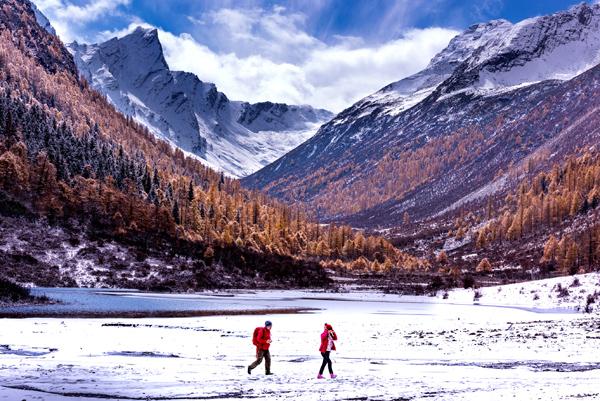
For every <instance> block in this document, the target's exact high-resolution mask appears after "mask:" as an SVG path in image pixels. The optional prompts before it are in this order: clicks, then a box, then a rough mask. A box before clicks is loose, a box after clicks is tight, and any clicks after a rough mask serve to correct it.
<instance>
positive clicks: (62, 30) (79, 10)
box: [33, 0, 131, 43]
mask: <svg viewBox="0 0 600 401" xmlns="http://www.w3.org/2000/svg"><path fill="white" fill-rule="evenodd" d="M33 1H34V3H35V5H36V6H37V7H38V8H39V9H40V11H41V12H42V13H43V14H44V15H45V16H46V17H47V18H48V19H49V20H50V21H51V23H52V26H53V27H54V29H56V32H57V33H58V35H59V37H60V38H61V39H62V40H63V41H64V42H65V43H68V42H71V41H73V40H76V39H79V40H81V39H83V38H82V37H81V36H82V33H83V32H85V31H86V24H87V23H90V22H93V21H97V20H99V19H101V18H103V17H105V16H107V15H112V14H115V13H117V12H118V9H119V7H120V6H125V5H128V4H129V3H130V2H131V0H91V1H89V2H88V3H86V4H84V5H76V4H74V3H72V2H70V1H68V0H33Z"/></svg>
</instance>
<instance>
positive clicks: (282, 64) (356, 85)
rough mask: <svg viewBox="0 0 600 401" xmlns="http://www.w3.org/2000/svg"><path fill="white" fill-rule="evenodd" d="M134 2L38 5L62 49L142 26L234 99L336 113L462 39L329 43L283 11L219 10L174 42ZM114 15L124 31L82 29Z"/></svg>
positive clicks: (434, 36)
mask: <svg viewBox="0 0 600 401" xmlns="http://www.w3.org/2000/svg"><path fill="white" fill-rule="evenodd" d="M129 2H130V0H96V1H94V2H91V1H90V2H88V3H87V4H83V5H81V4H80V5H74V4H72V3H70V2H68V1H67V0H37V1H36V3H37V5H38V6H39V8H40V9H41V10H42V12H44V13H45V14H46V15H47V16H48V18H49V19H50V21H51V22H52V23H53V24H54V25H55V28H56V29H57V31H58V32H59V35H61V37H62V38H63V40H65V41H70V40H75V39H77V40H79V41H81V40H83V41H90V40H94V41H100V40H106V39H109V38H110V37H113V36H123V35H124V34H126V33H128V32H131V31H133V30H134V29H135V28H136V27H137V26H138V25H142V26H145V27H156V28H157V29H158V31H159V38H160V40H161V43H162V45H163V48H164V52H165V58H166V59H167V62H168V63H169V66H170V67H171V69H173V70H183V71H188V72H192V73H194V74H196V75H198V77H199V78H200V79H202V80H203V81H206V82H214V83H215V84H216V85H217V86H218V88H219V89H220V90H221V91H223V92H224V93H226V94H227V96H228V97H230V98H232V99H236V100H246V101H251V102H257V101H266V100H270V101H276V102H285V103H291V104H310V105H312V106H315V107H322V108H327V109H329V110H332V111H336V112H338V111H341V110H342V109H343V108H345V107H348V106H350V105H351V104H352V103H354V102H355V101H357V100H359V99H361V98H362V97H364V96H366V95H368V94H370V93H372V92H374V91H376V90H378V89H379V88H381V87H383V86H385V85H387V84H389V83H391V82H394V81H397V80H399V79H402V78H403V77H406V76H408V75H410V74H413V73H415V72H417V71H419V70H421V69H422V68H424V67H425V66H426V65H427V63H428V62H429V60H430V59H431V58H432V57H433V56H434V55H435V54H436V53H437V52H439V51H440V50H441V49H443V48H444V47H445V46H446V45H447V44H448V42H449V41H450V39H451V38H452V37H453V36H454V35H456V34H457V32H456V31H454V30H452V29H446V28H436V27H433V28H425V29H405V30H403V31H401V32H400V34H398V35H396V38H395V39H393V40H387V41H383V42H379V43H371V42H370V43H366V42H365V41H364V40H363V39H361V38H360V37H354V36H343V35H332V37H331V38H330V40H328V41H327V42H325V41H324V40H322V39H319V38H317V37H315V36H314V35H312V34H311V33H310V32H309V29H308V28H307V20H308V18H309V17H308V16H307V15H306V14H304V13H302V12H299V11H293V10H288V9H287V8H286V7H283V6H279V5H276V6H273V7H269V8H263V7H259V6H252V7H248V8H233V7H222V8H215V9H212V10H206V11H203V12H201V13H198V14H195V15H188V16H186V18H185V21H186V26H184V27H182V28H181V29H180V32H181V33H178V34H176V33H173V32H170V31H168V30H166V29H162V28H161V27H159V26H153V25H152V24H149V23H147V22H145V21H144V19H143V18H141V17H140V16H138V15H136V14H135V13H134V11H133V10H131V7H128V5H129ZM88 13H93V15H89V14H88ZM115 13H120V14H121V16H122V17H123V18H124V20H126V21H127V22H126V25H125V26H124V27H123V26H122V27H121V28H118V29H114V28H113V29H109V30H108V31H107V30H105V31H96V32H95V33H93V35H90V32H89V31H86V30H85V29H83V27H85V25H86V24H87V23H91V22H92V21H96V20H100V19H102V18H105V17H108V16H110V15H114V14H115ZM125 13H127V14H126V15H124V14H125Z"/></svg>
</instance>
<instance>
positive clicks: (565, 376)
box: [0, 291, 600, 401]
mask: <svg viewBox="0 0 600 401" xmlns="http://www.w3.org/2000/svg"><path fill="white" fill-rule="evenodd" d="M107 296H108V295H107ZM112 296H115V295H112ZM118 296H126V297H130V298H131V299H134V300H136V299H137V300H139V298H140V297H142V298H151V299H153V300H154V301H156V302H158V300H161V301H160V302H166V303H167V304H168V303H169V302H170V301H169V300H171V301H173V302H177V303H182V302H183V303H185V302H195V301H194V300H196V301H198V300H201V301H202V302H204V303H209V304H210V307H213V308H215V309H217V310H222V309H227V308H229V307H233V308H238V307H239V308H244V309H263V308H265V307H273V308H283V307H290V308H295V307H299V308H319V309H320V310H318V311H313V312H310V313H301V314H278V315H258V316H256V315H254V316H210V317H198V318H160V319H157V318H153V319H39V318H30V319H2V320H0V327H1V329H0V400H11V401H12V400H28V401H30V400H61V401H64V400H76V401H89V400H100V399H103V400H106V399H118V400H152V399H157V400H158V399H160V400H171V399H176V400H202V399H221V400H230V399H246V398H247V399H258V400H260V399H269V400H272V399H290V400H292V399H293V400H478V401H480V400H502V399H515V400H537V399H540V400H572V399H575V400H581V399H587V400H597V399H600V357H599V353H598V347H599V346H600V321H599V320H598V316H597V315H593V316H590V315H583V314H575V313H562V312H560V311H554V312H548V311H546V313H540V312H536V311H532V310H527V309H523V308H521V309H516V308H504V307H491V306H478V305H458V304H440V303H437V302H439V300H437V299H435V298H418V297H399V296H394V295H382V294H372V293H350V294H327V293H302V292H292V291H284V292H275V291H264V292H257V293H243V292H240V293H234V295H233V296H231V294H229V296H226V297H224V296H222V294H221V295H216V294H204V295H200V296H198V295H177V296H165V295H158V294H136V293H127V294H122V293H121V294H119V295H118ZM265 319H269V320H272V321H273V331H272V333H273V345H272V358H273V371H274V372H275V375H274V376H268V377H267V376H264V371H263V370H262V367H259V368H257V369H256V370H255V371H254V372H253V374H252V375H251V376H248V374H247V373H246V371H245V368H246V366H247V365H248V364H249V363H250V362H252V359H253V356H254V355H253V353H254V350H253V347H252V345H251V339H250V337H251V333H252V330H253V329H254V327H256V326H258V325H260V324H261V323H262V322H264V320H265ZM325 322H328V323H331V324H332V325H333V326H334V328H335V329H336V331H337V333H338V336H339V341H338V343H337V346H338V351H337V352H335V353H334V355H333V358H332V359H333V361H334V369H335V371H336V373H337V374H338V375H339V376H338V378H337V379H333V380H332V379H326V380H317V379H316V373H317V370H318V367H319V365H320V359H321V358H320V355H319V353H318V350H317V349H318V345H319V334H320V331H321V329H322V326H323V323H325Z"/></svg>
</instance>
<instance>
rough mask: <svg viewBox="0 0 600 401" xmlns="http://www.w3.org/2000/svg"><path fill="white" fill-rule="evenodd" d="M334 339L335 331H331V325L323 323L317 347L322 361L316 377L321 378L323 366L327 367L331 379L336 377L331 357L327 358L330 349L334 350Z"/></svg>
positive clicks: (335, 336)
mask: <svg viewBox="0 0 600 401" xmlns="http://www.w3.org/2000/svg"><path fill="white" fill-rule="evenodd" d="M334 341H337V334H335V331H333V327H331V325H330V324H327V323H325V330H324V331H323V333H321V347H319V352H321V356H322V357H323V363H322V364H321V369H320V370H319V375H318V376H317V379H322V378H323V371H324V370H325V366H327V368H328V369H329V375H330V377H331V378H332V379H335V378H336V377H337V376H336V375H334V374H333V366H332V365H333V364H332V362H331V358H329V355H330V354H331V351H335V343H334Z"/></svg>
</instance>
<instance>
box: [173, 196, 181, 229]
mask: <svg viewBox="0 0 600 401" xmlns="http://www.w3.org/2000/svg"><path fill="white" fill-rule="evenodd" d="M172 214H173V220H175V224H181V219H180V215H179V203H178V202H177V201H175V203H174V204H173V212H172Z"/></svg>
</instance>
